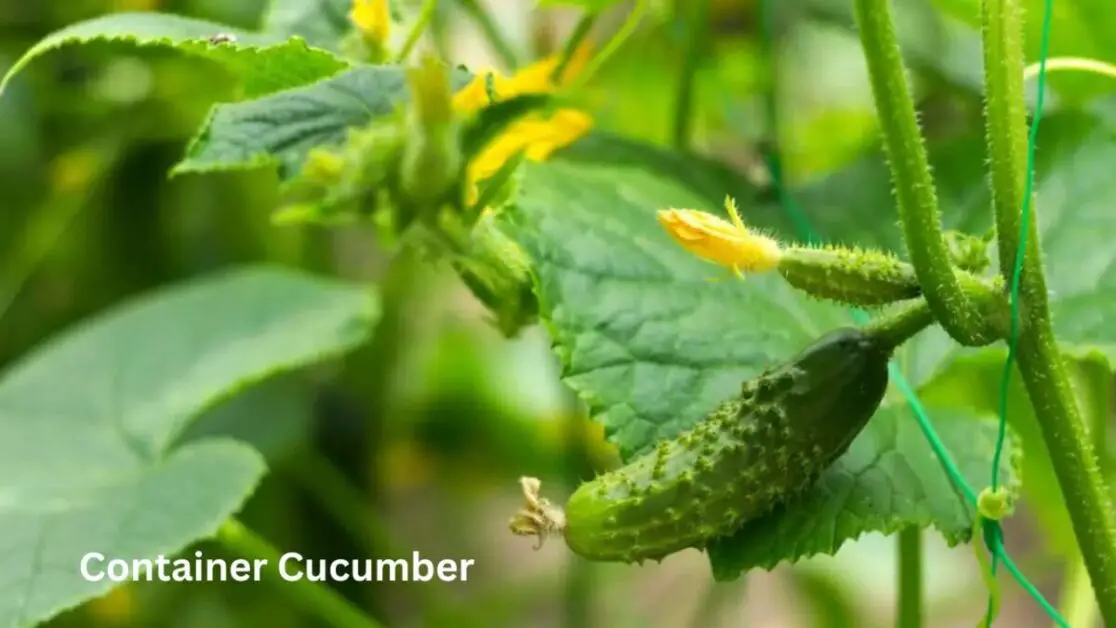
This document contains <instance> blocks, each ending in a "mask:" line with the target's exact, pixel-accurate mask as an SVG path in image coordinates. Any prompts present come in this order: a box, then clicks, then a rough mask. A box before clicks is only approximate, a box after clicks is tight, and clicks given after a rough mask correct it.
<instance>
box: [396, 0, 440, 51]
mask: <svg viewBox="0 0 1116 628" xmlns="http://www.w3.org/2000/svg"><path fill="white" fill-rule="evenodd" d="M437 10H438V0H426V1H425V2H423V3H422V8H421V9H419V14H418V17H417V18H415V23H414V24H412V25H411V30H410V32H408V33H407V39H406V41H404V42H403V47H402V48H400V49H399V52H398V54H396V55H395V62H396V63H403V62H404V61H405V60H406V59H407V57H409V56H410V55H411V51H412V50H414V49H415V46H416V45H418V41H419V39H420V38H421V37H422V34H423V32H425V31H426V27H427V25H429V24H430V19H431V18H433V17H434V12H435V11H437Z"/></svg>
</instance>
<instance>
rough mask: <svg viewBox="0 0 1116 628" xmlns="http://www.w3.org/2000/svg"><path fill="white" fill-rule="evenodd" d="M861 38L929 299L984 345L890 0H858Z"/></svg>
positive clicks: (959, 336)
mask: <svg viewBox="0 0 1116 628" xmlns="http://www.w3.org/2000/svg"><path fill="white" fill-rule="evenodd" d="M853 5H854V8H855V14H856V21H857V25H858V26H859V30H860V41H861V45H862V46H863V48H864V54H865V57H866V60H867V63H868V74H869V78H870V79H871V83H872V93H873V96H874V99H875V102H876V110H877V113H878V114H879V118H880V125H881V128H882V131H883V137H884V150H885V152H886V154H887V160H888V165H889V167H890V169H891V179H892V183H893V184H894V185H895V190H896V200H897V201H898V205H899V218H900V220H901V222H902V224H903V234H904V238H905V240H906V244H907V251H908V253H909V255H910V258H911V263H912V264H913V265H914V268H915V273H916V274H917V276H918V282H919V285H921V286H922V290H923V292H924V293H925V295H926V300H927V302H928V303H929V304H930V308H931V309H932V310H933V311H934V314H935V316H936V317H937V318H938V321H939V322H940V323H941V325H942V327H943V328H944V329H945V330H946V331H947V332H949V334H950V336H952V337H953V338H954V339H955V340H957V341H958V342H960V343H961V344H964V345H970V346H982V345H986V344H989V343H990V342H992V341H993V340H995V339H996V338H997V336H996V334H995V333H994V332H992V331H991V330H988V329H986V326H985V325H984V322H983V320H982V317H981V315H980V313H979V311H978V309H977V308H976V307H975V306H974V304H973V303H972V302H971V300H969V299H968V298H967V297H966V295H965V294H964V292H962V290H961V285H960V284H959V282H958V281H957V277H956V276H955V275H954V272H953V267H952V265H951V264H950V260H949V250H948V248H947V247H946V243H945V239H944V238H943V237H942V231H943V228H942V220H941V216H940V215H939V213H938V199H937V195H936V193H935V191H934V182H933V179H931V177H930V164H929V161H928V158H927V156H926V147H925V146H924V145H923V142H922V135H921V133H920V131H919V126H918V119H917V118H916V116H915V108H914V101H913V99H912V97H911V91H910V86H909V85H908V81H907V75H906V70H905V69H904V67H903V60H902V57H901V56H900V52H899V42H898V41H897V39H896V37H895V30H894V28H893V26H892V21H891V7H890V0H855V2H853Z"/></svg>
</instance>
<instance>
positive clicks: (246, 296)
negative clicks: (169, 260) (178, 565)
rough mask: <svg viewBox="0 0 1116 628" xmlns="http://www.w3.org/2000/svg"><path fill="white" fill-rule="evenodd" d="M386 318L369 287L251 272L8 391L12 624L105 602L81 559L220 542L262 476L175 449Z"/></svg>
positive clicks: (1, 427) (124, 318) (91, 339)
mask: <svg viewBox="0 0 1116 628" xmlns="http://www.w3.org/2000/svg"><path fill="white" fill-rule="evenodd" d="M377 314H378V310H377V303H376V301H375V300H374V299H373V297H372V295H371V294H369V293H367V292H366V291H365V290H363V289H362V288H359V287H354V286H351V285H344V284H339V283H327V282H324V281H321V280H317V279H313V278H311V277H308V276H305V275H302V274H298V273H294V272H291V271H284V270H277V269H268V268H249V269H244V270H239V271H233V272H228V273H225V274H222V275H218V276H214V277H210V278H205V279H202V280H197V281H194V282H192V283H189V284H184V285H180V286H174V287H171V288H169V289H164V290H162V291H159V292H156V293H153V294H149V295H147V296H146V297H143V298H141V299H139V300H138V301H135V302H131V303H128V304H125V305H122V306H120V307H118V308H117V309H115V310H114V311H112V312H109V313H107V314H105V315H103V316H100V317H98V318H96V319H94V320H91V321H88V322H86V323H84V324H81V325H79V326H78V327H76V328H75V329H72V330H70V331H68V332H66V333H64V334H62V335H61V336H59V337H57V338H55V339H54V340H52V341H50V342H48V343H46V344H45V345H43V346H42V347H40V348H39V349H38V350H37V351H35V352H34V353H32V354H31V355H29V356H27V357H26V358H24V359H23V360H22V361H20V362H19V363H18V364H16V365H15V366H13V367H12V368H11V369H10V370H9V371H8V372H7V373H6V374H5V375H4V376H3V379H0V478H2V479H0V574H2V575H0V589H2V590H4V591H5V592H6V595H4V596H0V626H26V625H29V624H34V623H37V622H40V621H43V620H45V619H47V618H49V617H51V616H53V615H55V614H57V613H58V612H60V611H62V610H64V609H66V608H69V607H72V606H74V605H76V604H79V603H81V602H82V601H84V600H87V599H90V598H92V597H95V596H97V595H101V594H103V593H105V592H107V591H108V590H109V589H110V588H111V587H112V586H113V584H112V583H111V582H109V581H108V580H107V579H105V580H101V581H99V582H89V581H86V580H85V579H84V578H83V577H82V575H81V572H80V571H79V565H80V562H81V559H82V556H83V555H85V554H86V553H87V552H100V553H102V554H104V555H105V556H106V557H108V558H122V559H126V560H127V559H132V558H143V557H147V558H153V557H155V556H157V555H160V554H162V555H171V554H173V553H175V552H178V551H180V550H181V549H182V548H184V547H185V546H186V545H187V544H189V543H191V542H193V541H195V540H198V539H200V538H203V537H207V536H209V535H211V534H213V533H214V532H215V531H216V530H217V528H218V526H219V525H220V524H221V523H222V522H223V521H224V520H225V519H226V518H228V517H229V516H230V515H232V514H233V513H234V512H235V511H236V510H237V508H239V507H240V505H241V503H242V502H243V501H244V499H245V498H246V497H247V496H248V495H249V494H250V493H251V492H252V490H253V489H254V487H255V485H256V483H257V482H258V481H259V479H260V477H261V476H262V474H263V473H264V462H263V460H262V459H261V457H260V455H259V454H258V453H257V452H256V451H255V450H254V449H252V448H251V447H250V446H248V445H246V444H243V443H240V442H237V441H234V440H231V439H228V438H205V439H195V440H192V441H190V442H188V443H186V444H183V445H182V446H179V447H173V446H172V443H173V442H174V441H175V439H176V437H177V436H178V435H179V434H180V433H182V431H183V429H184V428H185V427H186V425H187V424H188V423H189V422H190V421H191V420H192V419H194V418H195V417H196V416H197V415H198V414H199V413H201V412H203V411H204V410H206V409H207V408H210V407H211V406H213V405H214V404H216V403H217V402H219V401H220V400H222V399H223V398H226V397H228V396H229V395H230V394H232V393H234V392H235V391H236V390H237V389H238V388H241V387H243V386H245V385H248V384H250V383H252V382H256V381H260V380H263V379H264V378H267V377H269V376H272V375H275V374H278V373H281V372H285V371H291V370H292V369H295V368H299V367H302V366H305V365H309V364H311V363H314V362H317V361H319V360H322V359H325V358H329V357H334V356H337V355H339V354H341V353H342V352H344V351H347V350H349V349H350V348H352V347H354V346H355V345H356V344H358V343H360V342H362V341H363V340H365V338H366V337H367V334H368V332H369V326H370V323H371V321H372V320H373V319H374V317H375V316H376V315H377Z"/></svg>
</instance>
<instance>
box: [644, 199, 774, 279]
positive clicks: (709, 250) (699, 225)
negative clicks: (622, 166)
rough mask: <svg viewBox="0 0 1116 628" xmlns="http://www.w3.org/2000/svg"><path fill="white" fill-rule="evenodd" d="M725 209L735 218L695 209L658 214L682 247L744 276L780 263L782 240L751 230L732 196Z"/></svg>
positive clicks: (660, 220)
mask: <svg viewBox="0 0 1116 628" xmlns="http://www.w3.org/2000/svg"><path fill="white" fill-rule="evenodd" d="M725 210H726V211H728V213H729V217H730V218H731V219H732V221H731V222H729V221H727V220H725V219H723V218H719V217H717V216H714V215H713V214H709V213H706V212H703V211H698V210H695V209H663V210H660V211H659V212H658V216H657V217H658V219H659V224H660V225H662V226H663V228H664V229H665V230H666V232H667V233H668V234H670V236H671V237H672V238H674V240H675V242H677V243H678V244H679V245H681V246H682V248H684V249H686V250H687V251H689V252H690V253H692V254H693V255H695V256H697V257H699V258H701V259H704V260H706V261H708V262H713V263H714V264H719V265H721V266H724V267H725V268H728V269H730V270H732V272H733V273H735V274H736V275H737V276H738V277H743V273H745V272H764V271H768V270H772V269H774V268H775V267H776V266H778V265H779V260H780V258H781V257H782V249H781V248H780V246H779V243H778V242H777V241H775V240H774V239H772V238H769V237H767V236H765V235H762V234H759V233H754V232H752V231H749V230H748V228H747V227H745V226H744V222H743V221H742V220H740V214H739V213H738V212H737V210H736V202H735V201H733V200H732V199H731V198H727V197H726V198H725Z"/></svg>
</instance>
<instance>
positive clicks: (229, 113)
mask: <svg viewBox="0 0 1116 628" xmlns="http://www.w3.org/2000/svg"><path fill="white" fill-rule="evenodd" d="M468 81H469V75H468V73H467V72H465V71H464V70H457V71H455V72H454V73H453V75H452V83H453V86H454V89H459V88H461V87H464V86H465V84H466V83H468ZM409 101H410V92H409V91H408V88H407V82H406V78H405V76H404V69H403V68H402V67H401V66H395V65H384V66H365V67H360V68H354V69H352V70H348V71H346V72H344V73H342V74H339V75H337V76H335V77H332V78H328V79H325V80H323V81H319V82H317V83H314V84H313V85H306V86H304V87H299V88H295V89H290V90H286V91H283V92H279V93H277V94H272V95H270V96H266V97H264V98H260V99H257V100H251V101H246V102H239V103H232V104H222V105H217V106H216V107H214V109H213V111H212V113H211V114H210V116H209V119H208V120H206V121H205V123H204V124H203V125H202V128H201V130H200V131H199V133H198V135H197V136H195V138H194V139H193V140H192V141H191V142H190V146H189V147H188V148H187V150H186V157H185V159H183V160H182V161H181V162H179V163H178V165H176V166H175V167H174V170H173V172H172V174H175V175H177V174H182V173H189V172H195V173H201V172H211V171H217V170H233V169H248V168H259V167H266V166H271V167H278V169H279V174H280V177H282V178H283V179H288V178H290V177H292V176H293V175H294V174H296V173H297V172H298V170H299V168H301V166H302V162H303V161H304V160H305V158H306V154H307V153H308V152H309V151H310V149H312V148H315V147H317V146H336V145H339V144H341V143H342V142H343V141H344V140H345V135H346V133H347V132H348V130H349V129H350V128H353V127H358V126H363V125H365V124H368V123H369V122H371V121H372V120H373V119H374V118H376V117H379V116H386V115H389V114H391V113H393V112H395V111H396V110H397V107H399V106H400V105H403V104H405V103H407V102H409Z"/></svg>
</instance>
